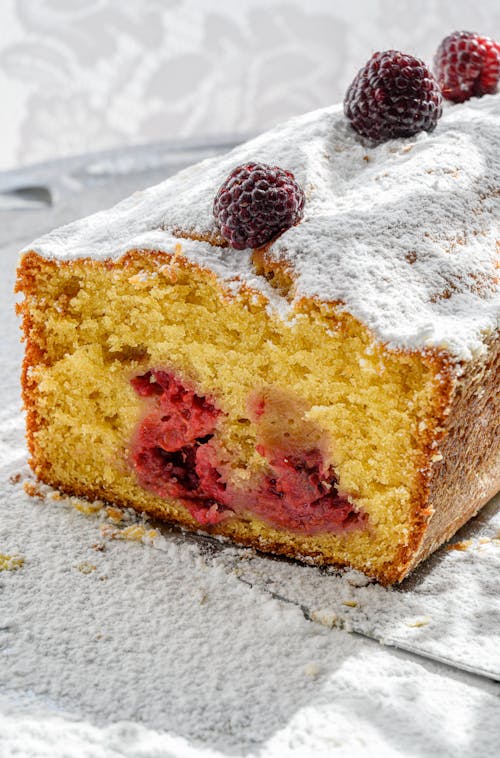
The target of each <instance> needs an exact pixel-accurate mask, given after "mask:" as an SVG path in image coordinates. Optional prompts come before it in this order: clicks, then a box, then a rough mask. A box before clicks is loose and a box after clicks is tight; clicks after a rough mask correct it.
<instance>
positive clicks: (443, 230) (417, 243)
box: [27, 95, 500, 360]
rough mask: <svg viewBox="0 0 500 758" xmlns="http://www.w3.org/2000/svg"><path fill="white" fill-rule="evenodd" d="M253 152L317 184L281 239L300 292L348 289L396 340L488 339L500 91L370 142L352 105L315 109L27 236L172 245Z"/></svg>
mask: <svg viewBox="0 0 500 758" xmlns="http://www.w3.org/2000/svg"><path fill="white" fill-rule="evenodd" d="M249 160H256V161H262V162H265V163H271V164H276V165H279V166H282V167H283V168H285V169H288V170H290V171H292V172H293V173H294V175H295V177H296V179H297V180H298V182H299V183H300V184H301V185H302V187H303V188H304V190H305V192H306V198H307V202H306V208H305V215H304V218H303V220H302V222H301V223H300V224H298V225H297V226H295V227H293V228H292V229H289V230H288V231H286V232H285V233H284V234H282V235H281V236H280V237H279V238H278V239H277V240H276V241H275V242H274V243H273V245H272V246H271V248H270V254H271V255H272V256H274V257H275V258H276V259H278V260H284V261H287V262H288V263H289V264H290V265H291V266H292V267H293V269H294V271H295V275H296V277H297V286H296V295H295V297H296V298H299V297H302V296H306V297H318V298H321V299H323V300H326V301H335V302H341V303H343V307H344V308H345V309H346V310H347V311H349V312H350V313H351V314H352V315H353V316H355V317H356V318H358V319H360V320H361V321H363V322H364V323H365V324H366V325H367V326H368V327H369V328H370V329H372V331H373V332H374V333H375V335H376V336H377V337H378V338H379V339H380V340H382V341H384V342H387V343H388V344H389V345H391V346H394V347H405V348H419V349H420V348H423V347H431V346H432V347H438V348H442V349H444V350H446V351H447V352H449V353H450V354H451V355H452V356H454V357H455V358H458V359H460V360H468V359H470V358H471V357H472V356H473V355H474V354H476V353H478V352H481V350H482V348H483V344H484V338H485V337H486V336H487V335H488V334H491V332H492V331H494V330H495V329H497V328H498V326H499V316H500V294H499V292H500V291H499V286H498V246H499V239H500V232H499V228H500V95H495V96H486V97H483V98H481V99H475V100H471V101H470V102H469V103H466V104H462V105H448V106H447V107H445V111H444V115H443V117H442V119H441V120H440V122H439V123H438V126H437V128H436V130H435V131H434V132H433V133H432V134H427V133H425V132H424V133H421V134H419V135H416V136H415V137H411V138H407V139H399V140H392V141H389V142H387V143H385V144H383V145H379V146H376V147H367V146H366V145H363V144H362V141H361V140H360V138H359V137H358V136H357V135H356V134H355V133H354V132H353V130H352V129H351V127H350V126H349V124H348V122H347V121H346V119H345V118H344V116H343V114H342V110H341V108H340V107H339V106H334V107H330V108H326V109H323V110H319V111H315V112H312V113H308V114H305V115H304V116H300V117H297V118H294V119H292V120H290V121H288V122H286V123H285V124H282V125H280V126H278V127H276V128H275V129H272V130H271V131H268V132H266V133H265V134H263V135H261V136H260V137H257V138H256V139H254V140H251V141H250V142H246V143H244V144H243V145H241V146H239V147H237V148H236V149H234V150H233V151H231V152H230V153H228V154H227V155H225V156H223V157H216V158H211V159H209V160H206V161H203V162H202V163H199V164H197V165H195V166H192V167H190V168H188V169H185V170H184V171H182V172H180V173H179V174H177V175H176V176H174V177H171V178H170V179H168V180H167V181H165V182H163V183H161V184H159V185H157V186H155V187H151V188H149V189H148V190H145V191H144V192H140V193H136V194H135V195H132V196H131V197H130V198H128V199H127V200H125V201H123V202H121V203H119V204H118V205H116V206H115V207H114V208H112V209H111V210H108V211H103V212H100V213H97V214H94V215H93V216H90V217H88V218H86V219H82V220H80V221H77V222H75V223H73V224H70V225H68V226H66V227H63V228H61V229H58V230H56V231H54V232H52V233H51V234H48V235H45V236H44V237H42V238H41V239H39V240H37V241H36V242H35V243H33V244H32V245H31V246H30V247H29V248H27V249H34V250H35V251H37V252H38V253H40V254H41V255H44V256H46V257H49V258H55V259H64V260H72V259H76V258H80V257H93V258H96V259H106V258H113V259H116V258H118V257H120V256H121V255H122V254H123V253H124V252H126V251H127V250H130V249H133V248H145V249H157V250H164V251H165V252H171V251H172V250H173V247H174V245H175V243H176V242H178V241H179V240H178V239H177V238H176V237H175V234H176V233H178V232H179V231H182V232H192V233H195V234H199V235H210V234H213V233H214V232H215V231H216V227H215V222H214V219H213V215H212V204H213V198H214V195H215V193H216V192H217V190H218V188H219V186H220V185H221V184H222V182H223V181H224V179H225V178H226V176H227V174H228V173H229V171H230V170H231V169H232V168H233V167H234V166H236V165H238V164H239V163H242V162H245V161H249ZM180 242H181V244H182V253H183V255H185V256H186V257H187V258H189V259H191V260H193V261H195V262H197V263H200V264H201V265H203V266H205V267H208V268H211V269H213V270H214V271H215V273H216V274H217V275H218V276H219V277H220V278H221V279H223V280H224V281H228V282H232V283H233V285H234V286H237V285H236V283H238V282H246V283H247V284H249V285H250V286H252V287H255V288H256V289H259V290H260V291H261V292H263V293H264V294H265V295H266V297H268V298H269V297H270V287H269V285H268V284H267V282H265V280H264V279H263V277H259V276H257V275H256V274H255V272H254V270H253V268H252V264H251V255H250V251H248V250H246V251H235V250H232V249H218V248H215V247H213V246H211V245H209V244H207V243H203V242H197V241H192V240H184V239H182V240H180ZM276 299H277V296H275V302H276ZM278 299H279V297H278ZM286 309H287V304H286V303H285V304H284V307H283V309H282V313H284V312H285V311H286ZM292 309H293V304H292Z"/></svg>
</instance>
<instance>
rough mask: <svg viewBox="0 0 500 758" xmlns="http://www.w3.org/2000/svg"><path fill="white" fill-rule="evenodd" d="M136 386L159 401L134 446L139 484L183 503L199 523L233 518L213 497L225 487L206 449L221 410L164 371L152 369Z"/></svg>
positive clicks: (144, 423) (149, 396)
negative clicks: (220, 482)
mask: <svg viewBox="0 0 500 758" xmlns="http://www.w3.org/2000/svg"><path fill="white" fill-rule="evenodd" d="M132 386H133V387H134V389H135V391H136V392H137V394H138V395H140V396H141V397H144V398H151V399H153V401H154V402H153V404H152V406H153V407H152V410H151V411H150V412H149V413H148V414H147V415H146V416H145V417H144V418H143V420H142V421H141V423H140V425H139V428H138V430H137V433H136V437H135V440H134V443H133V449H132V465H133V467H134V468H135V471H136V473H137V478H138V480H139V482H140V484H141V485H142V486H143V487H144V488H145V489H147V490H151V491H152V492H154V493H155V494H157V495H159V496H160V497H165V498H166V497H175V498H178V499H180V500H181V501H182V502H183V504H184V505H185V506H186V507H187V508H188V510H189V511H190V513H191V515H192V516H193V518H195V519H196V520H197V521H198V522H199V523H200V524H204V525H208V524H217V523H218V522H219V521H221V520H222V519H223V518H226V517H227V516H228V515H231V513H232V511H230V510H229V509H228V508H226V507H225V505H224V503H223V502H222V500H223V498H222V497H220V498H218V499H216V498H214V497H213V496H212V494H211V493H212V492H213V493H218V492H219V489H220V490H221V491H222V487H217V482H218V479H219V474H218V472H217V470H216V469H215V467H213V466H212V463H211V458H210V456H209V455H207V450H206V449H207V448H209V444H210V440H211V439H212V437H213V432H214V430H215V426H216V424H217V418H218V417H219V416H220V411H219V410H217V408H216V407H215V406H214V404H213V403H212V402H211V401H210V400H209V399H208V398H206V397H202V396H200V395H197V394H196V393H195V392H193V391H192V390H189V389H187V388H186V387H184V386H183V385H182V384H181V383H180V382H179V381H178V380H177V379H176V378H175V377H174V376H173V375H172V374H169V373H167V372H165V371H154V372H152V371H148V372H147V373H146V374H144V375H143V376H138V377H136V378H135V379H132ZM209 449H210V448H209ZM202 451H203V452H202Z"/></svg>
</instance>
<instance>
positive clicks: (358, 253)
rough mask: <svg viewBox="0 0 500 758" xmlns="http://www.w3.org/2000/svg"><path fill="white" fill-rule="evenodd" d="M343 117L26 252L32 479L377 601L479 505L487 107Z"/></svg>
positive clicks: (491, 450)
mask: <svg viewBox="0 0 500 758" xmlns="http://www.w3.org/2000/svg"><path fill="white" fill-rule="evenodd" d="M360 73H361V72H360ZM353 92H354V95H353ZM350 93H351V94H350V95H349V97H350V98H351V100H350V101H349V102H348V99H346V106H345V110H346V114H347V116H346V115H345V114H344V111H343V109H342V107H341V106H333V107H328V108H324V109H321V110H318V111H314V112H312V113H309V114H306V115H304V116H300V117H296V118H293V119H292V120H290V121H288V122H287V123H285V124H283V125H280V126H278V127H276V128H274V129H272V130H270V131H268V132H266V133H265V134H263V135H261V136H260V137H258V138H256V139H254V140H251V141H249V142H246V143H245V144H243V145H241V146H239V147H237V148H236V149H234V150H233V151H231V152H230V153H229V154H227V155H225V156H223V157H215V158H212V159H209V160H207V161H204V162H202V163H200V164H198V165H195V166H193V167H191V168H188V169H186V170H184V171H182V172H180V173H178V174H177V175H176V176H174V177H172V178H170V179H168V180H167V181H165V182H163V183H161V184H159V185H158V186H155V187H152V188H150V189H147V190H145V191H142V192H138V193H136V194H134V195H133V196H132V197H130V198H128V199H126V200H124V201H123V202H121V203H119V204H118V205H117V206H115V207H114V208H112V209H111V210H107V211H103V212H99V213H96V214H95V215H93V216H90V217H89V218H86V219H83V220H80V221H77V222H75V223H72V224H69V225H68V226H65V227H63V228H61V229H58V230H56V231H54V232H52V233H50V234H47V235H46V236H44V237H42V238H41V239H39V240H37V241H36V242H34V243H32V244H31V245H30V246H29V247H28V248H27V249H26V250H24V251H23V253H22V258H21V263H20V266H19V271H18V285H17V286H18V289H19V290H20V291H22V292H23V293H24V299H23V302H22V303H21V304H20V306H19V309H20V312H21V313H22V315H23V323H24V336H25V341H26V355H25V361H24V371H23V392H24V402H25V407H26V410H27V438H28V444H29V449H30V453H31V465H32V467H33V470H34V471H35V473H36V474H37V476H38V477H39V478H40V479H41V480H42V481H44V482H46V483H49V484H51V485H53V486H55V487H57V488H59V489H60V490H62V491H63V492H66V493H70V494H76V495H79V496H85V497H88V498H102V499H105V500H106V501H109V502H111V503H115V504H118V505H122V506H131V507H133V508H135V509H136V510H138V511H140V512H144V513H146V514H150V515H151V516H154V517H157V518H159V519H162V520H165V521H167V522H170V523H175V524H178V525H181V526H182V527H184V528H186V529H188V530H192V531H198V530H201V531H203V532H205V533H209V534H212V535H220V536H223V537H225V538H229V539H230V540H232V541H234V542H236V543H239V544H243V545H249V546H253V547H255V548H257V549H259V550H263V551H268V552H272V553H275V554H282V555H286V556H289V557H292V558H296V559H299V560H302V561H307V562H314V563H317V564H335V565H339V566H350V567H354V568H356V569H360V570H361V571H364V572H365V573H367V574H368V575H370V576H372V577H375V578H376V579H378V580H379V581H381V582H382V583H384V584H390V583H394V582H399V581H401V580H402V579H403V578H404V577H405V576H406V575H407V574H408V572H409V571H410V570H411V569H412V568H413V567H414V566H415V565H416V564H417V563H419V561H421V560H422V559H423V558H425V557H426V556H427V555H428V554H429V553H430V552H432V551H433V550H434V549H435V548H436V547H438V546H439V545H440V544H441V543H442V542H443V541H444V540H446V539H447V538H449V537H450V536H451V535H452V534H453V533H454V532H455V531H456V530H457V529H458V528H459V527H460V526H461V525H462V524H464V522H466V521H467V520H468V519H469V518H470V517H471V516H473V515H474V514H475V513H477V511H478V510H479V508H481V506H482V505H483V504H484V503H486V502H487V500H488V499H489V498H491V497H492V496H493V495H494V494H495V493H496V492H497V491H498V488H499V485H500V455H499V436H500V435H499V416H500V413H499V410H500V409H499V387H498V377H499V345H500V340H499V331H498V329H499V318H498V317H499V291H498V270H499V263H498V250H499V238H500V233H499V223H500V192H499V186H500V96H498V95H487V96H485V97H482V98H481V99H475V100H471V101H469V102H467V103H465V104H463V105H448V104H447V105H445V107H444V112H443V115H442V117H441V119H440V120H439V122H438V124H437V126H436V124H435V123H433V124H432V125H429V124H427V125H426V126H423V127H421V128H423V129H425V131H420V132H419V133H418V134H416V135H415V134H413V135H411V134H410V136H407V135H408V133H409V132H408V131H405V132H403V135H402V136H398V135H397V134H394V133H393V132H389V133H388V134H385V135H384V137H383V139H385V140H386V141H385V142H381V141H380V140H378V139H377V140H371V141H370V140H366V139H365V138H364V137H362V136H360V134H361V129H357V130H356V129H355V128H353V126H355V124H354V121H353V118H351V117H350V116H349V113H348V111H349V109H351V111H352V112H353V113H354V112H355V111H356V107H355V104H354V105H353V103H352V98H353V97H358V95H356V92H355V88H354V89H352V88H351V91H350ZM431 95H432V97H431V106H432V107H433V108H434V111H435V113H436V120H437V117H438V116H439V115H441V107H442V106H441V101H440V99H438V98H437V97H436V96H435V94H433V93H432V92H431ZM432 98H433V99H432ZM378 100H380V98H378ZM374 102H375V101H374ZM358 105H359V103H358ZM370 107H371V106H370ZM429 107H430V106H429ZM427 110H428V109H427ZM438 111H439V112H438ZM365 112H366V109H365V110H363V107H360V108H358V111H357V113H358V116H359V114H360V113H361V115H363V113H365ZM356 117H357V116H356ZM434 127H436V128H434ZM369 136H370V135H369V134H368V137H369ZM266 193H267V195H266ZM264 195H266V197H268V200H269V203H268V204H267V205H266V206H265V208H264V206H262V203H261V206H259V202H261V200H262V198H263V197H264ZM269 198H270V199H269ZM252 203H253V204H254V205H252ZM259 207H261V210H262V208H264V210H263V211H262V213H260V215H259V212H257V211H256V210H255V208H257V210H258V208H259ZM270 208H271V210H269V209H270ZM269 237H271V239H269Z"/></svg>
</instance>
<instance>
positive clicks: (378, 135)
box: [344, 50, 442, 142]
mask: <svg viewBox="0 0 500 758" xmlns="http://www.w3.org/2000/svg"><path fill="white" fill-rule="evenodd" d="M344 113H345V115H346V116H347V118H348V119H349V120H350V122H351V124H352V127H353V129H355V130H356V131H357V132H358V134H361V135H362V136H363V137H368V139H370V140H372V141H373V142H384V141H385V140H388V139H393V138H394V137H411V135H412V134H417V132H421V131H427V132H431V131H432V130H433V129H434V127H435V126H436V123H437V121H438V119H439V118H440V116H441V113H442V96H441V92H440V90H439V85H438V83H437V81H436V80H435V79H434V77H433V75H432V74H431V72H430V71H429V69H428V68H427V66H426V65H425V63H424V62H423V61H421V60H419V59H418V58H414V57H413V56H412V55H406V54H405V53H400V52H398V51H397V50H386V51H385V52H383V53H380V52H379V53H375V54H374V55H373V56H372V57H371V58H370V60H369V61H368V63H366V65H365V66H363V68H362V69H360V71H359V72H358V73H357V75H356V76H355V78H354V81H353V82H352V84H351V86H350V87H349V89H348V90H347V93H346V96H345V99H344Z"/></svg>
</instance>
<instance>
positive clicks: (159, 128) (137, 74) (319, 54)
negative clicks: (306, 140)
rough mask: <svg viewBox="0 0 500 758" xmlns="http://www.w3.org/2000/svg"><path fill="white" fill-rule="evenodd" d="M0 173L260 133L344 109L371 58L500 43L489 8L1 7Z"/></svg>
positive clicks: (93, 0) (453, 3)
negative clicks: (460, 43) (150, 144)
mask: <svg viewBox="0 0 500 758" xmlns="http://www.w3.org/2000/svg"><path fill="white" fill-rule="evenodd" d="M0 29H1V30H2V34H0V92H1V93H2V112H3V113H8V119H3V120H2V125H1V127H0V136H1V139H0V169H2V168H8V167H12V166H16V165H20V164H26V163H31V162H34V161H40V160H47V159H50V158H55V157H58V156H62V155H69V154H72V153H82V152H86V151H88V150H96V149H100V148H108V147H115V146H121V145H125V144H131V143H137V142H147V141H151V140H161V139H165V138H172V137H178V136H191V135H195V134H196V135H200V134H204V135H207V134H216V133H217V134H218V133H228V134H229V133H242V132H245V133H247V132H252V131H253V132H258V131H262V130H263V129H266V128H268V127H269V126H272V125H273V124H275V123H277V122H278V121H280V120H283V119H285V118H288V117H289V116H291V115H294V114H298V113H302V112H305V111H307V110H312V109H314V108H317V107H321V106H324V105H328V104H330V103H333V102H336V101H337V100H340V99H342V97H343V95H344V92H345V90H346V88H347V86H348V85H349V83H350V81H351V80H352V78H353V77H354V75H355V73H356V72H357V70H358V69H359V68H360V67H361V66H362V65H363V64H364V63H365V61H366V60H367V59H368V57H369V56H370V54H371V53H372V52H373V51H374V50H376V49H387V48H391V47H395V48H397V49H400V50H404V51H405V52H409V53H412V54H415V55H418V56H419V57H422V58H424V59H426V60H427V61H429V62H430V61H431V59H432V56H433V53H434V51H435V50H436V48H437V46H438V44H439V42H440V40H441V39H442V38H443V37H444V36H446V35H447V34H449V33H450V32H452V31H454V30H455V29H471V30H473V31H475V30H477V31H480V32H482V33H484V34H489V35H490V36H496V37H497V38H498V37H500V5H499V4H498V2H497V0H484V2H482V3H480V4H478V3H470V2H467V0H442V1H441V2H436V0H422V2H420V3H410V2H408V1H406V2H400V0H353V2H350V3H332V2H329V0H309V2H307V3H304V2H301V1H300V0H238V2H233V0H211V1H207V0H122V2H120V3H117V2H114V0H87V1H86V2H83V1H82V0H2V3H1V4H0Z"/></svg>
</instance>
